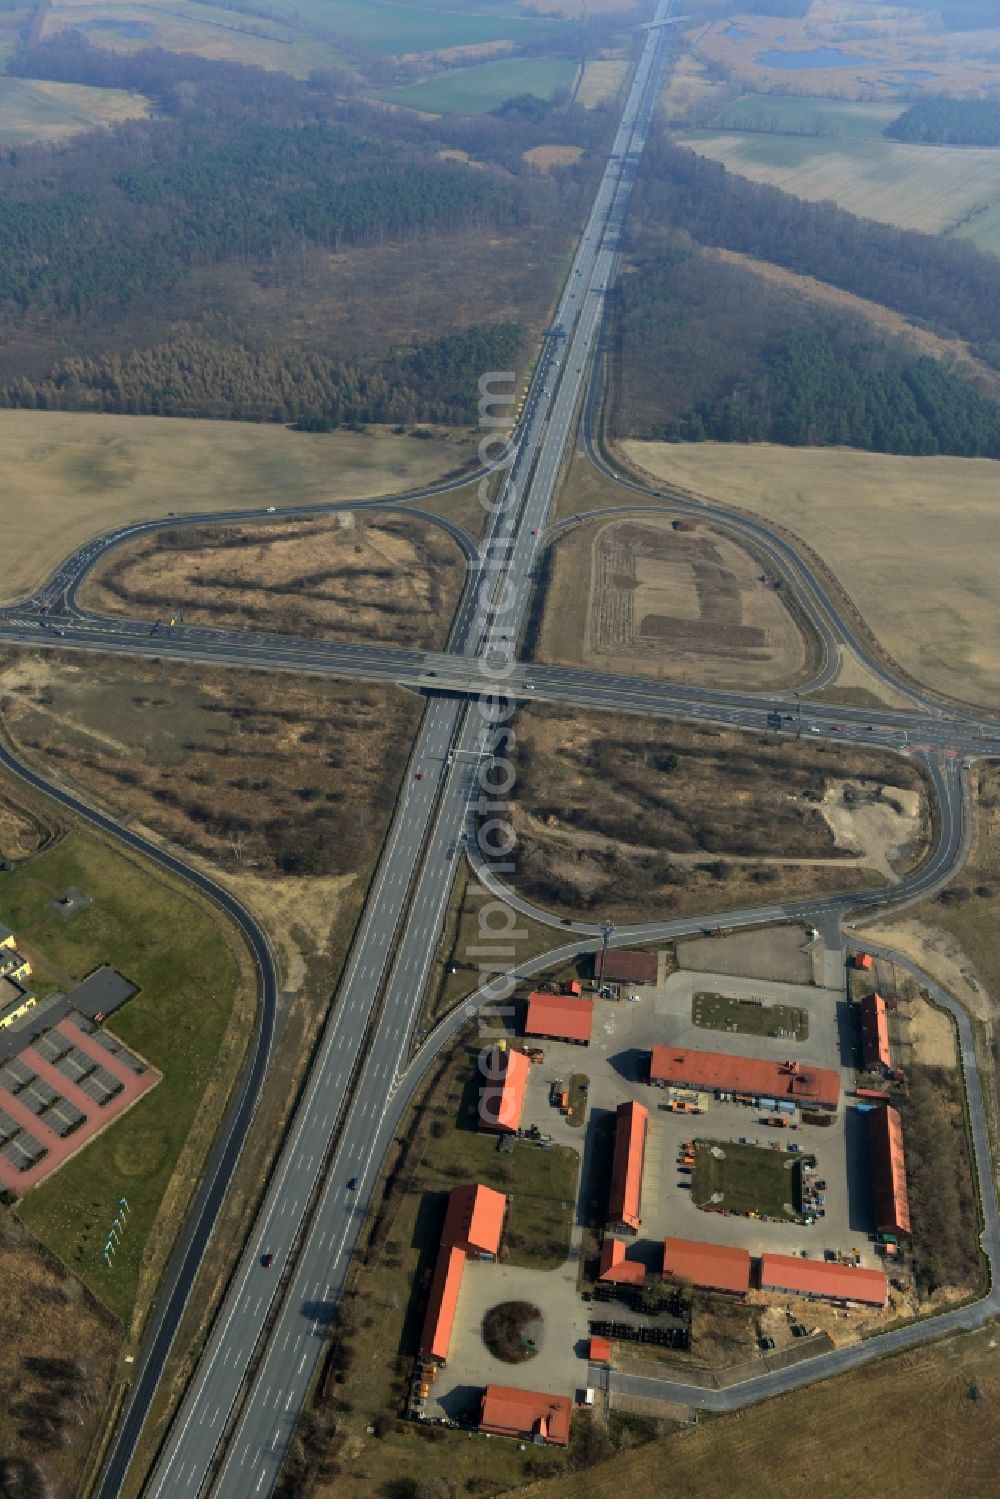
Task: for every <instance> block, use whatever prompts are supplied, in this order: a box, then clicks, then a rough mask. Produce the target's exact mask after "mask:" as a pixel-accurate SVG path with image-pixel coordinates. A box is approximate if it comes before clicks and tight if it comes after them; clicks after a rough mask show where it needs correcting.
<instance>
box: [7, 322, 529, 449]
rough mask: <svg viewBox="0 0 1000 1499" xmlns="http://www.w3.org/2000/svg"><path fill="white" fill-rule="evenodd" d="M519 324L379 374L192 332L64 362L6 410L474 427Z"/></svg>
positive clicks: (519, 337) (438, 344) (323, 427)
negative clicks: (483, 394)
mask: <svg viewBox="0 0 1000 1499" xmlns="http://www.w3.org/2000/svg"><path fill="white" fill-rule="evenodd" d="M524 336H525V335H524V330H523V329H522V328H521V327H520V326H519V325H517V324H506V323H500V324H487V325H481V326H477V327H473V328H470V329H468V330H467V331H466V332H464V333H460V334H454V335H449V336H447V337H445V338H440V339H431V340H426V341H424V342H422V343H418V344H417V345H416V346H415V347H414V348H412V349H407V350H401V351H399V352H397V353H394V354H392V355H391V356H390V357H389V358H387V359H385V360H383V361H381V362H380V363H378V364H375V365H373V366H371V367H363V366H361V365H359V364H356V363H349V362H346V361H342V360H337V359H334V358H330V357H327V356H324V355H321V354H317V353H310V352H307V351H301V350H295V349H289V348H284V347H281V346H273V347H272V346H269V347H263V348H251V347H249V346H247V345H245V344H230V345H223V344H220V343H218V342H216V341H214V340H212V339H208V338H202V337H198V336H197V335H195V334H190V333H189V334H184V335H181V336H179V337H177V338H174V339H171V340H169V341H167V342H165V343H162V344H158V345H156V346H154V347H153V348H149V349H141V350H134V351H132V352H130V353H127V354H106V355H102V356H99V357H94V358H88V357H74V358H70V359H65V360H62V361H61V362H60V363H59V364H57V365H56V366H55V367H54V368H53V369H52V370H51V371H50V372H49V374H48V375H47V376H45V377H44V378H41V379H34V380H32V379H29V378H28V377H27V376H19V377H18V378H16V379H14V380H10V381H8V382H7V384H6V385H4V386H3V387H0V405H2V406H7V407H11V406H13V407H23V408H27V409H28V410H41V411H81V410H83V411H117V412H124V413H125V414H127V415H135V414H144V415H153V416H210V417H218V418H231V419H237V420H241V421H257V422H262V421H263V422H273V421H281V422H292V423H294V424H296V425H297V426H298V427H299V428H300V429H301V430H304V431H333V430H335V429H336V428H337V427H340V426H344V425H351V424H357V423H365V422H394V423H400V422H404V421H426V422H443V423H463V422H472V421H474V420H475V419H476V415H477V399H478V387H477V379H478V377H479V375H480V374H481V373H482V371H483V370H484V369H512V368H516V366H517V363H518V361H519V359H520V357H521V354H522V351H523V343H524Z"/></svg>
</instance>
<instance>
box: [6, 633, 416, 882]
mask: <svg viewBox="0 0 1000 1499" xmlns="http://www.w3.org/2000/svg"><path fill="white" fill-rule="evenodd" d="M0 691H3V692H4V693H5V694H6V695H7V696H6V703H7V715H6V716H7V724H8V727H9V729H10V731H11V733H12V734H13V735H14V737H15V738H16V739H17V740H18V741H19V743H20V744H21V745H22V746H24V747H26V748H27V749H28V750H29V752H30V754H31V756H32V758H33V759H35V760H36V761H40V762H41V763H43V764H44V765H45V766H46V768H47V769H49V770H53V769H54V771H55V772H56V774H57V775H59V776H60V777H63V778H65V779H67V780H69V781H71V782H72V783H73V784H75V785H79V786H82V787H83V788H84V789H85V790H86V791H89V792H90V793H92V794H93V795H95V796H96V797H97V798H98V799H99V801H100V802H101V803H103V804H104V805H107V806H109V807H111V808H113V809H115V810H116V811H118V812H119V813H121V812H127V813H128V814H129V815H130V816H132V817H135V818H138V819H139V820H140V821H141V822H142V823H143V824H144V825H145V826H146V827H147V828H150V829H152V830H153V832H154V833H155V834H156V835H157V836H159V837H162V838H166V839H168V840H170V841H171V842H174V843H176V844H178V845H180V846H181V847H183V848H184V849H185V850H187V851H188V852H193V853H196V854H198V855H200V856H201V857H202V858H205V859H207V860H209V861H210V862H211V863H213V864H214V865H216V866H217V867H219V868H221V869H223V870H227V871H229V872H231V873H236V874H240V875H246V874H252V875H260V876H268V877H270V876H274V875H277V876H279V877H280V876H281V875H286V876H287V875H310V876H316V875H319V876H338V877H339V876H345V875H354V874H357V873H358V872H359V870H361V869H362V868H364V867H365V865H366V863H367V861H368V859H369V858H370V856H371V853H372V850H373V848H374V847H375V846H376V842H377V840H378V839H379V838H380V836H381V835H380V829H381V828H382V826H383V823H384V819H385V817H386V815H387V813H388V810H389V809H391V807H392V805H393V802H394V798H395V787H396V784H397V783H398V781H399V778H400V775H401V772H402V766H403V764H404V763H405V760H406V756H407V754H408V752H409V745H410V737H411V734H412V732H413V731H414V730H415V727H416V723H417V720H418V718H419V713H420V707H419V704H418V702H417V700H416V699H415V698H414V697H413V696H412V695H411V694H404V693H402V692H399V691H396V690H395V689H386V688H382V687H373V686H369V685H367V684H350V683H343V682H337V683H334V682H326V681H322V680H318V679H315V678H309V677H306V678H296V677H294V676H288V675H282V676H274V675H268V674H266V673H252V672H240V673H229V672H226V671H225V670H218V669H215V670H213V669H211V668H208V667H201V666H194V665H187V664H185V663H166V662H160V661H148V662H145V661H144V662H142V663H141V664H140V663H137V662H122V661H118V660H112V661H104V660H97V659H94V658H90V657H82V658H81V657H76V658H73V659H66V660H64V659H62V658H56V659H51V658H49V659H46V660H39V659H38V658H32V657H30V656H27V655H18V656H16V657H12V658H8V665H7V667H6V669H5V670H3V672H2V675H0ZM108 726H112V727H113V732H108ZM180 772H182V773H180Z"/></svg>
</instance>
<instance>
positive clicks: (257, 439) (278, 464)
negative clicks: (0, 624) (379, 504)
mask: <svg viewBox="0 0 1000 1499" xmlns="http://www.w3.org/2000/svg"><path fill="white" fill-rule="evenodd" d="M0 445H2V447H3V451H4V462H5V490H6V494H7V498H8V508H7V513H6V516H5V521H6V524H5V528H4V543H5V544H4V563H5V566H4V579H3V585H2V589H3V599H2V600H0V602H3V601H9V600H12V599H17V598H21V597H23V596H24V594H25V593H27V592H30V590H31V589H32V588H37V587H38V585H39V584H40V583H41V582H42V581H43V580H44V579H45V577H46V576H47V575H48V574H49V572H51V571H52V569H53V568H54V567H55V566H56V565H57V564H58V563H59V562H60V561H61V560H62V558H63V557H65V556H66V554H67V552H69V551H70V549H71V548H73V547H75V546H78V545H79V544H80V543H81V542H83V541H86V540H87V539H88V538H89V537H91V536H97V535H100V534H101V533H102V532H104V531H108V530H110V529H111V528H112V527H114V526H119V525H122V524H123V523H124V522H126V521H131V520H142V519H149V518H152V517H155V516H164V515H167V514H169V513H170V512H176V514H178V515H185V514H191V513H193V512H195V511H205V510H208V511H213V510H226V509H234V510H235V509H241V508H243V507H245V506H260V507H261V508H263V507H264V506H265V505H269V504H283V505H289V504H295V503H296V502H297V501H302V502H310V501H322V500H351V499H359V500H360V499H370V498H373V497H375V496H376V495H380V494H390V493H398V492H399V491H402V490H405V489H409V488H415V487H418V486H420V485H422V484H426V483H431V482H433V481H434V480H435V479H437V478H440V477H441V475H442V474H444V473H446V472H448V471H449V470H452V469H454V468H455V467H456V466H458V465H459V464H461V463H463V462H464V461H465V460H466V459H467V458H469V457H471V451H470V448H469V447H468V446H467V445H466V440H465V436H464V434H462V435H461V436H458V435H456V436H454V437H449V436H448V435H445V436H442V437H440V438H438V437H437V436H435V438H434V439H425V440H421V441H418V440H416V439H414V438H412V437H394V436H392V435H391V434H390V433H388V432H387V431H385V430H384V429H378V428H373V429H372V430H371V431H370V432H369V433H367V434H364V435H361V434H354V433H349V432H337V433H329V434H327V433H323V434H316V433H308V432H291V431H288V430H286V429H285V428H284V427H269V426H264V425H256V424H254V423H249V422H214V421H196V420H187V419H185V418H180V417H176V418H175V417H172V418H170V419H169V420H164V419H162V418H160V417H155V416H97V415H90V414H89V413H82V412H54V411H0Z"/></svg>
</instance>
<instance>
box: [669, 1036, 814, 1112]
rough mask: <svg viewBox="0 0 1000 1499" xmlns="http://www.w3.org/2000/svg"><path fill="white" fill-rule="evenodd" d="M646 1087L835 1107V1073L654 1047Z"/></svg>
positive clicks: (803, 1064)
mask: <svg viewBox="0 0 1000 1499" xmlns="http://www.w3.org/2000/svg"><path fill="white" fill-rule="evenodd" d="M649 1081H650V1082H651V1083H663V1084H667V1083H671V1084H674V1085H675V1086H677V1087H679V1088H704V1089H706V1090H707V1091H708V1092H713V1093H737V1094H741V1095H742V1096H743V1097H745V1098H751V1099H758V1098H788V1099H793V1100H794V1102H795V1103H798V1104H802V1105H805V1106H807V1107H813V1108H823V1109H835V1108H836V1107H837V1105H838V1104H839V1102H840V1073H839V1072H834V1071H833V1070H832V1069H831V1068H829V1067H812V1066H810V1065H809V1063H807V1062H765V1061H762V1060H761V1059H759V1058H757V1057H737V1056H732V1055H730V1054H729V1053H728V1052H723V1051H689V1050H687V1049H686V1048H684V1047H679V1046H654V1047H653V1050H652V1053H651V1055H650V1059H649Z"/></svg>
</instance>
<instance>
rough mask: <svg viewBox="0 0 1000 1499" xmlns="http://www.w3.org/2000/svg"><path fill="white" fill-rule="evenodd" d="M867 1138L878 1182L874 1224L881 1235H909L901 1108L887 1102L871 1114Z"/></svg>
mask: <svg viewBox="0 0 1000 1499" xmlns="http://www.w3.org/2000/svg"><path fill="white" fill-rule="evenodd" d="M868 1141H869V1145H870V1147H871V1153H872V1176H873V1178H874V1184H875V1227H876V1228H877V1229H878V1231H879V1233H880V1234H908V1233H909V1232H910V1197H909V1193H908V1191H907V1188H906V1157H905V1155H904V1153H903V1123H902V1120H901V1119H900V1117H899V1112H898V1110H896V1109H894V1108H891V1107H889V1106H888V1105H887V1106H886V1107H885V1108H883V1109H876V1110H875V1112H874V1113H872V1114H869V1115H868Z"/></svg>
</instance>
